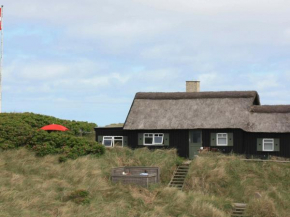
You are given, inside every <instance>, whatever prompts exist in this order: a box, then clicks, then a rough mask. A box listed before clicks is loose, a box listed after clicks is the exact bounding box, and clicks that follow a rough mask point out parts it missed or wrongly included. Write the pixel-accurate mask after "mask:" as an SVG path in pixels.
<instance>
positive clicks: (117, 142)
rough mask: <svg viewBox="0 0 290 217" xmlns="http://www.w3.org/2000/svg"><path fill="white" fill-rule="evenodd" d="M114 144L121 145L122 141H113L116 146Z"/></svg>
mask: <svg viewBox="0 0 290 217" xmlns="http://www.w3.org/2000/svg"><path fill="white" fill-rule="evenodd" d="M116 146H118V147H122V146H123V143H122V141H116V140H115V141H114V147H116Z"/></svg>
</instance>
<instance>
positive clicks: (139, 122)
mask: <svg viewBox="0 0 290 217" xmlns="http://www.w3.org/2000/svg"><path fill="white" fill-rule="evenodd" d="M278 107H279V108H278ZM288 108H289V107H287V108H286V107H285V106H284V107H283V108H282V107H281V106H276V107H273V106H260V100H259V95H258V93H257V92H256V91H227V92H198V93H187V92H178V93H137V94H136V96H135V99H134V101H133V104H132V106H131V109H130V112H129V114H128V117H127V120H126V122H125V125H124V129H126V130H141V129H142V130H144V129H147V130H149V129H156V130H157V129H211V128H212V129H222V128H238V129H243V130H245V131H249V132H290V113H286V111H289V110H288ZM265 111H267V114H265ZM282 111H283V113H282V114H281V112H282ZM258 112H259V113H258ZM262 112H263V113H262ZM273 112H274V113H273ZM277 112H279V113H277ZM288 123H289V124H288Z"/></svg>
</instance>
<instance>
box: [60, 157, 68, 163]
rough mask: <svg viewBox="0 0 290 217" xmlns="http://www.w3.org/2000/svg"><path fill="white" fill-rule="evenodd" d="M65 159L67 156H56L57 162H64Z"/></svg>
mask: <svg viewBox="0 0 290 217" xmlns="http://www.w3.org/2000/svg"><path fill="white" fill-rule="evenodd" d="M66 161H67V157H65V156H60V157H59V158H58V162H60V163H63V162H66Z"/></svg>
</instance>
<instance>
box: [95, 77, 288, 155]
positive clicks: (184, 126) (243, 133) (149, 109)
mask: <svg viewBox="0 0 290 217" xmlns="http://www.w3.org/2000/svg"><path fill="white" fill-rule="evenodd" d="M198 87H199V83H198V82H187V92H174V93H137V94H136V96H135V98H134V100H133V103H132V106H131V109H130V111H129V114H128V116H127V119H126V121H125V124H124V127H116V128H95V132H96V140H97V141H98V142H99V143H102V144H104V145H105V146H107V147H112V146H118V145H119V146H129V147H132V148H137V147H144V146H146V147H150V148H176V149H177V150H178V153H179V155H180V156H183V157H188V158H193V157H194V155H197V154H198V152H199V150H200V149H203V148H205V147H211V148H215V149H219V150H220V151H222V152H224V153H229V152H234V153H239V154H246V155H254V156H269V155H275V156H281V157H290V106H289V105H271V106H270V105H261V104H260V99H259V95H258V93H257V92H256V91H225V92H199V91H195V92H192V90H194V89H197V90H198V89H199V88H198ZM190 90H191V91H190Z"/></svg>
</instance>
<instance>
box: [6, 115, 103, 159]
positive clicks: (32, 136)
mask: <svg viewBox="0 0 290 217" xmlns="http://www.w3.org/2000/svg"><path fill="white" fill-rule="evenodd" d="M53 123H54V124H60V125H64V126H66V127H67V128H69V129H70V130H69V131H65V132H58V131H55V132H47V131H44V130H40V128H41V127H43V126H45V125H48V124H53ZM96 126H97V125H96V124H93V123H87V122H79V121H68V120H61V119H57V118H55V117H51V116H45V115H39V114H33V113H1V114H0V138H1V139H0V149H2V150H7V149H13V148H17V147H21V146H26V147H27V148H29V149H30V150H33V151H35V152H36V155H37V156H45V155H48V154H64V157H65V158H70V159H76V158H77V157H79V156H83V155H88V154H93V155H96V156H100V155H102V154H104V152H105V148H104V147H103V146H102V145H99V144H98V143H97V142H95V141H94V137H93V136H91V135H92V134H94V127H96ZM86 133H87V134H86ZM83 135H90V136H84V137H83Z"/></svg>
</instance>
